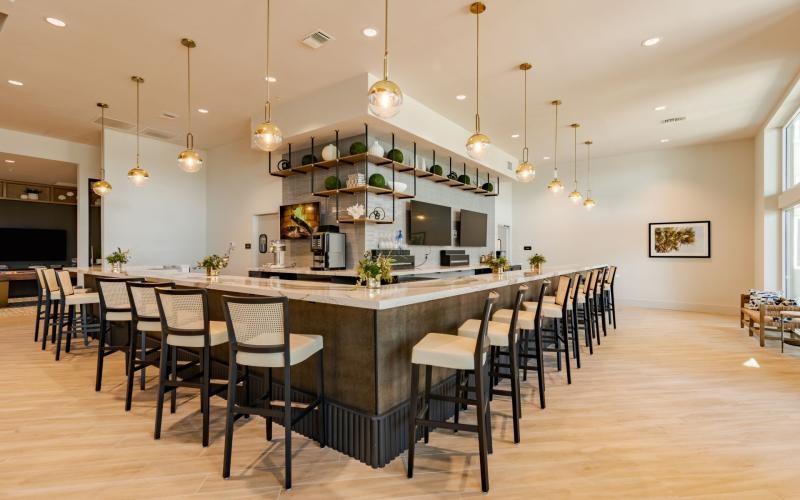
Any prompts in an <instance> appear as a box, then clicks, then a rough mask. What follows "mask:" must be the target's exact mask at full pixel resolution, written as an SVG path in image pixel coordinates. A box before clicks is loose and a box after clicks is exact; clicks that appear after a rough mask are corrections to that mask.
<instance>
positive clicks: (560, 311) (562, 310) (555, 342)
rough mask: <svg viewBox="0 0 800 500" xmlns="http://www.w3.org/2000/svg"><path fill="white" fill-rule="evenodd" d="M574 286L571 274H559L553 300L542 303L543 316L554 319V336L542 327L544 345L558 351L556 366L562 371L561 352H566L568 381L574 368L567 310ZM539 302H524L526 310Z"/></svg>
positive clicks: (535, 306) (531, 308) (545, 348)
mask: <svg viewBox="0 0 800 500" xmlns="http://www.w3.org/2000/svg"><path fill="white" fill-rule="evenodd" d="M571 286H572V277H571V276H559V278H558V288H556V295H555V299H554V300H553V302H542V303H541V317H542V318H548V319H550V320H552V323H553V329H552V330H551V332H552V336H550V335H548V334H547V333H549V332H548V331H547V330H544V329H542V332H543V334H542V345H543V349H544V352H554V353H556V366H557V367H558V370H559V371H561V353H564V363H565V364H566V372H567V383H568V384H571V383H572V369H571V364H572V363H570V361H569V358H570V342H569V341H570V334H569V328H568V321H567V311H568V309H569V306H570V301H569V293H570V288H571ZM539 304H540V303H539V302H524V303H523V306H524V307H525V310H526V311H534V310H536V309H538V308H539Z"/></svg>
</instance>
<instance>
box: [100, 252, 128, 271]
mask: <svg viewBox="0 0 800 500" xmlns="http://www.w3.org/2000/svg"><path fill="white" fill-rule="evenodd" d="M130 254H131V251H130V250H123V249H121V248H120V247H117V250H116V251H115V252H114V253H112V254H111V255H109V256H107V257H106V262H108V263H109V264H111V272H112V273H121V272H122V264H127V263H128V260H130Z"/></svg>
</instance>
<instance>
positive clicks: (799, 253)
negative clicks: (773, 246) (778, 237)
mask: <svg viewBox="0 0 800 500" xmlns="http://www.w3.org/2000/svg"><path fill="white" fill-rule="evenodd" d="M783 214H784V221H783V227H784V237H785V238H786V240H785V247H784V248H785V251H784V263H783V266H784V267H783V268H784V269H785V278H786V283H785V287H786V290H785V292H786V296H787V297H791V298H798V297H800V205H795V206H793V207H790V208H787V209H786V210H784V211H783Z"/></svg>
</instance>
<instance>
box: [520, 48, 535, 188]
mask: <svg viewBox="0 0 800 500" xmlns="http://www.w3.org/2000/svg"><path fill="white" fill-rule="evenodd" d="M532 67H533V66H531V65H530V63H522V64H520V65H519V69H521V70H522V71H523V74H524V75H525V86H524V91H523V95H524V98H523V103H524V104H523V106H524V107H523V111H522V115H523V116H524V120H523V123H524V125H523V132H524V134H525V147H523V148H522V161H521V162H520V164H519V165H517V170H516V171H515V173H516V174H517V180H519V181H520V182H531V181H532V180H533V179H534V178H535V177H536V167H534V166H533V163H531V162H530V161H529V160H528V70H529V69H531V68H532Z"/></svg>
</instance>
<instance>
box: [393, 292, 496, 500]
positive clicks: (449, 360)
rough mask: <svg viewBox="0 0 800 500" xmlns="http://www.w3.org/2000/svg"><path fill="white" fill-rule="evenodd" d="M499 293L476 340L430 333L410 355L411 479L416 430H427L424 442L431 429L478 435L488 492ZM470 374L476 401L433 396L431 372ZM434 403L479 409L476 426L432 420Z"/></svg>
mask: <svg viewBox="0 0 800 500" xmlns="http://www.w3.org/2000/svg"><path fill="white" fill-rule="evenodd" d="M498 297H499V296H498V294H497V292H490V293H489V296H488V297H487V298H486V302H485V304H484V307H483V314H482V315H481V327H480V330H479V332H478V336H477V338H472V337H466V336H461V335H449V334H445V333H428V334H427V335H425V337H423V338H422V340H420V341H419V342H417V344H416V345H415V346H414V348H413V349H412V351H411V395H410V403H409V412H408V469H407V475H408V477H409V478H412V477H414V448H415V446H416V443H417V440H418V434H417V428H418V427H422V428H423V429H424V431H423V435H424V437H425V442H427V441H428V435H429V430H430V429H435V428H437V427H444V428H446V429H452V430H463V431H468V432H477V433H478V450H479V456H480V468H481V489H482V490H483V491H484V492H487V491H489V458H488V454H489V453H491V452H492V444H491V443H492V435H491V411H490V408H489V391H488V384H489V380H488V378H489V369H488V367H489V350H490V348H491V344H490V341H489V321H490V317H491V314H492V308H493V307H494V305H495V303H496V302H497V299H498ZM421 366H425V391H424V393H423V394H422V398H421V399H422V403H423V404H422V405H421V407H420V405H419V400H420V394H419V371H420V367H421ZM434 366H436V367H439V368H446V369H451V370H463V371H471V372H473V374H474V378H475V393H474V394H475V399H468V398H462V397H459V396H458V395H457V396H454V397H450V396H445V395H441V394H432V393H431V376H432V368H433V367H434ZM431 400H438V401H448V402H452V403H455V404H468V405H473V406H476V407H477V415H476V420H477V424H476V425H471V424H464V423H455V422H448V421H445V420H432V419H431V417H430V402H431Z"/></svg>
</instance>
